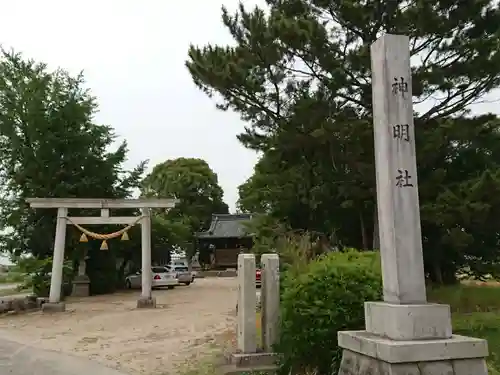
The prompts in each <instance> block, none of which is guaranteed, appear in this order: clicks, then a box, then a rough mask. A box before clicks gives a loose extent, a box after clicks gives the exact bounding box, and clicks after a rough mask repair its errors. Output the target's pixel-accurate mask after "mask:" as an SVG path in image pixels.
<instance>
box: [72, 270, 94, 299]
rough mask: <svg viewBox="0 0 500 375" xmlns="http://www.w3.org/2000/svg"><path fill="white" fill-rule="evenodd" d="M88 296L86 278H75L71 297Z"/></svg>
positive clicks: (88, 285)
mask: <svg viewBox="0 0 500 375" xmlns="http://www.w3.org/2000/svg"><path fill="white" fill-rule="evenodd" d="M89 295H90V279H89V278H88V276H85V275H82V276H77V277H75V280H73V291H72V292H71V296H72V297H88V296H89Z"/></svg>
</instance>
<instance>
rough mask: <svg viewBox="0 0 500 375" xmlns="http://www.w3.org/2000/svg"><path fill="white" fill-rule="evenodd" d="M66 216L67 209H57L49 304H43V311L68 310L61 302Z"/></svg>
mask: <svg viewBox="0 0 500 375" xmlns="http://www.w3.org/2000/svg"><path fill="white" fill-rule="evenodd" d="M66 216H68V209H67V208H58V209H57V222H56V236H55V239H54V256H53V258H52V274H51V277H50V294H49V302H48V303H44V304H43V308H42V310H43V311H49V312H52V311H64V310H65V308H66V306H65V304H64V302H62V301H61V291H62V283H63V265H64V247H65V245H66Z"/></svg>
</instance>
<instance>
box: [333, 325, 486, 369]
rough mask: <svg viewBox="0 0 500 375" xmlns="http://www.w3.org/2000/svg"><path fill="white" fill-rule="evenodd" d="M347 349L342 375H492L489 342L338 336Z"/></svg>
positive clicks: (358, 333)
mask: <svg viewBox="0 0 500 375" xmlns="http://www.w3.org/2000/svg"><path fill="white" fill-rule="evenodd" d="M338 339H339V346H340V347H342V348H343V349H344V353H343V356H342V363H341V366H340V370H339V373H338V375H488V370H487V367H486V361H485V358H486V357H487V356H488V344H487V342H486V341H485V340H481V339H476V338H471V337H465V336H458V335H453V336H452V337H451V338H449V339H437V340H416V341H395V340H391V339H387V338H383V337H380V336H376V335H374V334H372V333H369V332H366V331H347V332H339V333H338Z"/></svg>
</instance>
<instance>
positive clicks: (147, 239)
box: [137, 208, 156, 308]
mask: <svg viewBox="0 0 500 375" xmlns="http://www.w3.org/2000/svg"><path fill="white" fill-rule="evenodd" d="M141 211H142V215H143V216H144V217H143V218H142V219H141V239H142V249H141V251H142V275H141V277H142V279H141V287H142V292H141V297H140V298H139V299H138V300H137V307H138V308H143V307H156V300H155V299H154V298H153V297H152V294H151V289H152V284H153V280H152V273H151V209H149V208H142V209H141Z"/></svg>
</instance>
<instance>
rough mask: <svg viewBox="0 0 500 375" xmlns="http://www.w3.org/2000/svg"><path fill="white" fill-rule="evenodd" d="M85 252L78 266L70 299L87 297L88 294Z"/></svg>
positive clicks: (88, 283)
mask: <svg viewBox="0 0 500 375" xmlns="http://www.w3.org/2000/svg"><path fill="white" fill-rule="evenodd" d="M86 262H87V250H85V251H84V254H83V256H82V258H81V259H80V263H79V264H78V275H77V276H76V277H75V279H74V280H73V291H72V293H71V296H72V297H88V296H89V294H90V279H89V277H88V276H87V263H86Z"/></svg>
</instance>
